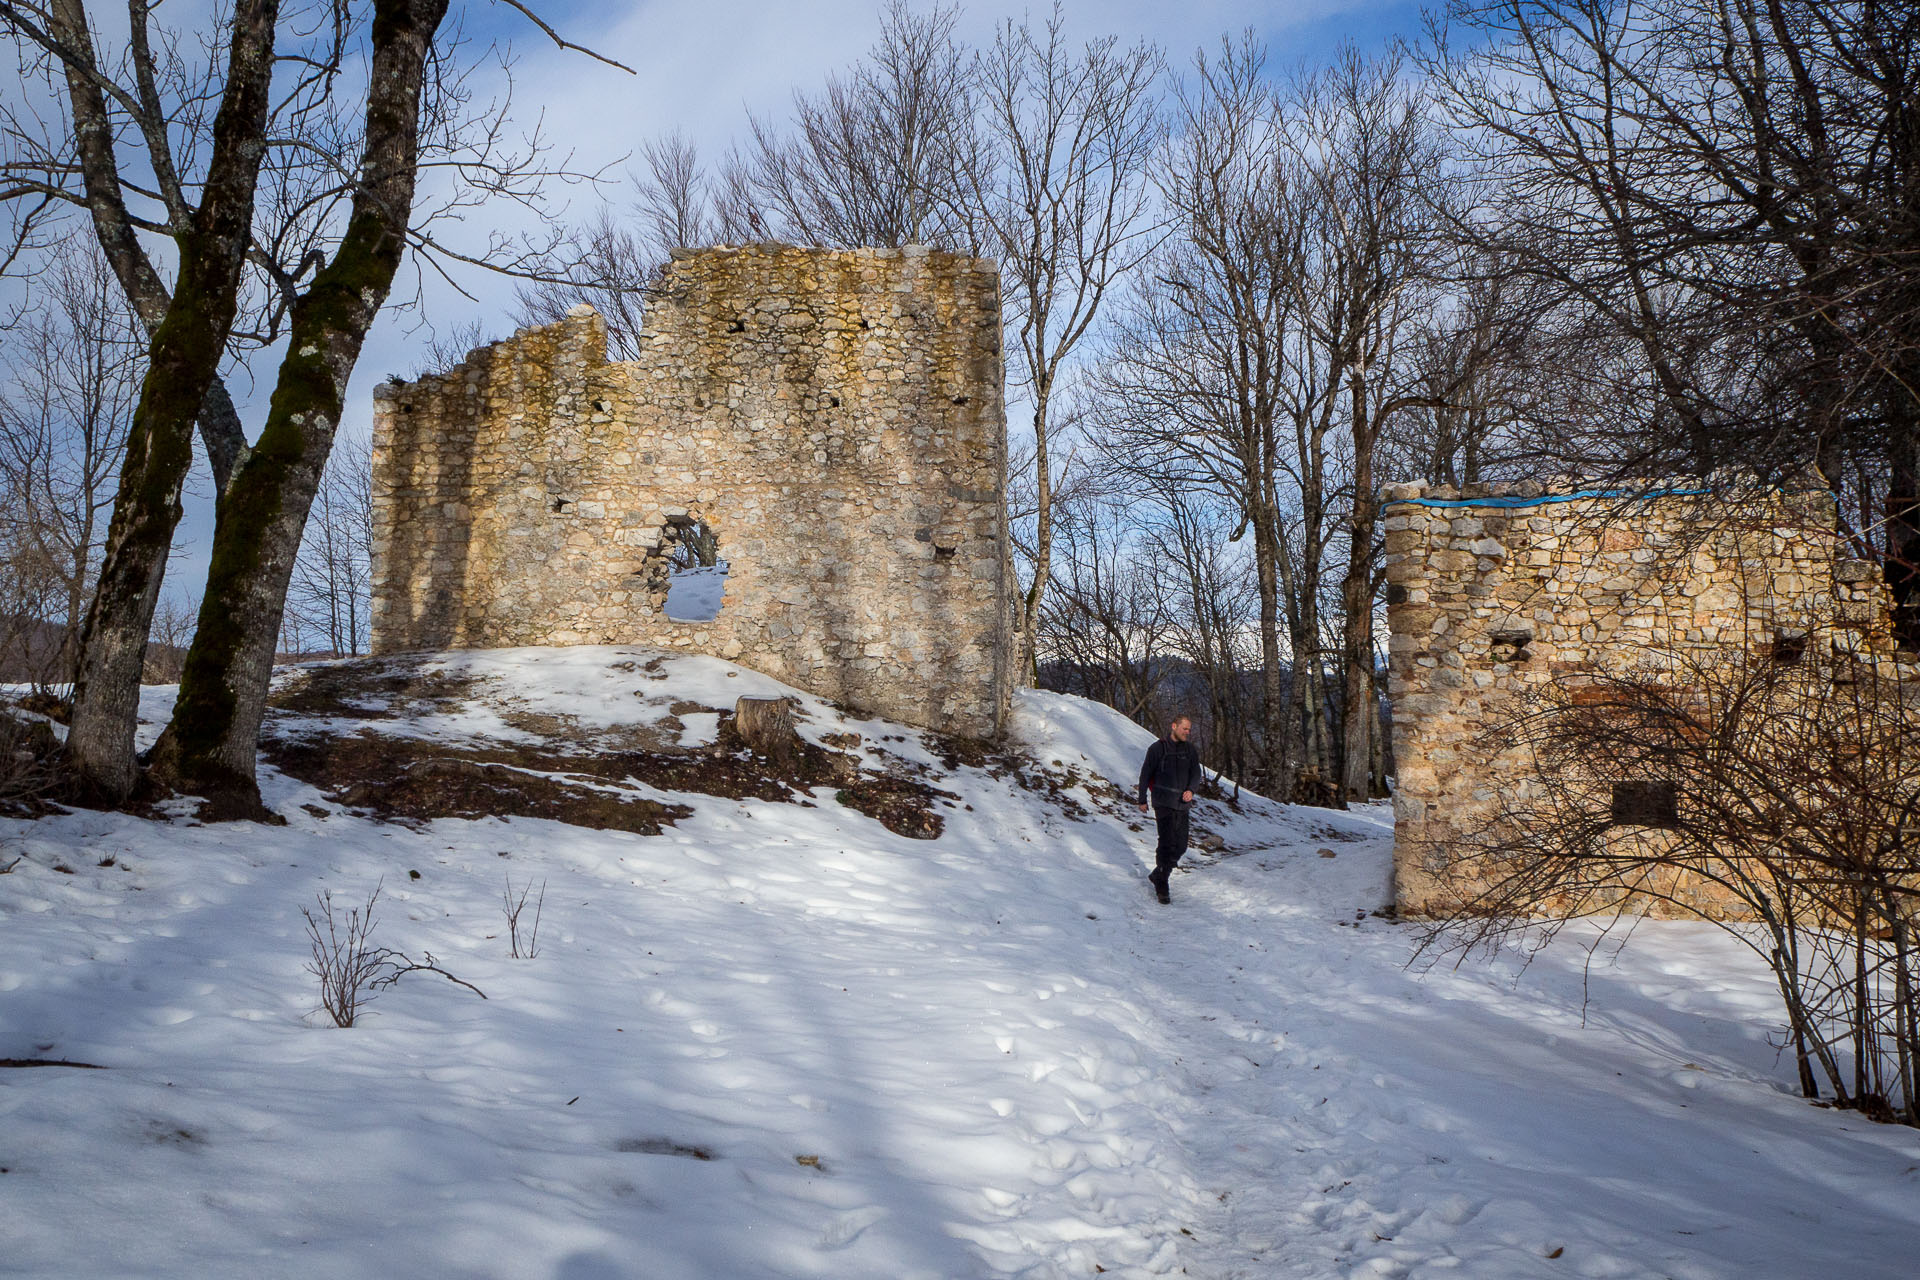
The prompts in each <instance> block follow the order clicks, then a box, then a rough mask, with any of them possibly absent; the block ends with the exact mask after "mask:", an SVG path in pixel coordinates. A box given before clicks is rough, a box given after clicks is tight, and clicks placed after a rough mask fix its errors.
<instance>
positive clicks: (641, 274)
mask: <svg viewBox="0 0 1920 1280" xmlns="http://www.w3.org/2000/svg"><path fill="white" fill-rule="evenodd" d="M555 252H556V256H557V257H558V258H561V259H564V260H565V261H566V262H567V263H568V264H569V265H568V268H567V270H568V277H569V278H565V279H562V278H558V277H552V278H548V279H542V280H533V281H528V282H525V283H523V284H521V285H520V286H519V287H518V289H517V290H516V291H515V306H514V317H513V319H514V323H515V324H520V325H543V324H554V323H557V322H558V321H560V320H561V319H563V318H564V317H565V316H566V314H567V309H568V308H570V307H575V306H578V305H579V304H581V303H583V302H584V303H586V304H588V305H589V306H591V307H592V308H593V309H594V310H595V311H597V312H599V313H600V318H601V319H603V320H605V321H606V322H607V355H608V357H609V358H610V359H614V360H635V359H638V358H639V356H640V330H641V326H642V325H643V324H644V323H645V318H646V317H645V297H646V288H647V286H648V285H649V284H651V283H652V282H653V280H654V279H655V277H656V276H657V275H658V274H659V270H660V266H661V264H662V263H663V262H664V261H665V260H666V253H665V251H664V250H663V249H662V248H661V247H660V245H659V244H658V242H656V241H655V240H654V239H653V238H652V237H651V235H649V234H643V233H641V232H637V231H635V230H634V229H633V228H632V227H631V226H629V225H628V224H627V223H626V222H624V221H622V220H621V219H620V218H619V217H618V216H616V215H615V214H614V213H613V212H611V211H609V210H602V211H601V212H600V213H599V214H597V215H596V216H595V218H594V220H593V221H592V222H590V223H588V224H587V225H586V226H585V227H584V228H580V229H578V230H576V231H573V232H571V233H570V234H569V235H568V238H567V240H566V242H565V243H564V244H563V245H562V246H561V247H560V248H559V249H557V250H556V251H555ZM447 354H452V352H448V353H447ZM458 359H459V356H458V355H455V356H454V358H453V360H451V361H447V362H446V363H442V364H439V365H437V366H435V367H434V368H433V369H431V370H426V372H434V373H438V372H441V371H442V370H444V369H446V368H447V367H448V366H449V365H450V364H452V363H455V362H457V361H458Z"/></svg>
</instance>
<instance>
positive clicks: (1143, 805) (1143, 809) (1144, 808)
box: [1140, 800, 1147, 813]
mask: <svg viewBox="0 0 1920 1280" xmlns="http://www.w3.org/2000/svg"><path fill="white" fill-rule="evenodd" d="M1146 811H1147V802H1146V801H1145V800H1142V801H1141V802H1140V812H1142V813H1145V812H1146Z"/></svg>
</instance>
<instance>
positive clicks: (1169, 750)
mask: <svg viewBox="0 0 1920 1280" xmlns="http://www.w3.org/2000/svg"><path fill="white" fill-rule="evenodd" d="M1192 733H1193V718H1192V717H1191V716H1185V715H1180V716H1175V717H1174V718H1173V723H1171V724H1169V725H1168V726H1167V736H1166V737H1164V738H1162V739H1160V740H1159V741H1158V742H1156V743H1154V744H1153V745H1152V746H1150V747H1148V748H1147V762H1146V763H1145V764H1143V765H1142V766H1140V812H1142V813H1145V812H1146V811H1147V799H1148V797H1149V796H1151V797H1152V799H1153V822H1154V825H1155V826H1156V827H1158V828H1159V829H1160V844H1159V847H1158V848H1157V849H1156V850H1155V851H1154V859H1153V874H1152V875H1150V876H1148V877H1147V879H1148V880H1149V881H1151V882H1152V884H1153V892H1154V896H1156V897H1157V898H1159V899H1160V901H1162V902H1171V901H1173V898H1172V897H1171V896H1170V895H1169V894H1168V893H1167V878H1168V877H1169V876H1171V875H1172V874H1173V869H1174V867H1175V866H1176V865H1177V864H1178V863H1179V861H1180V855H1181V854H1183V853H1185V852H1186V851H1187V814H1188V811H1189V810H1190V809H1192V808H1193V793H1194V791H1195V789H1196V788H1198V787H1199V785H1200V779H1201V773H1200V753H1199V752H1198V751H1196V750H1194V747H1193V744H1192V743H1191V742H1189V741H1187V739H1188V737H1190V736H1191V735H1192Z"/></svg>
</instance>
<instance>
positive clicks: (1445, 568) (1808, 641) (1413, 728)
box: [1382, 482, 1893, 916]
mask: <svg viewBox="0 0 1920 1280" xmlns="http://www.w3.org/2000/svg"><path fill="white" fill-rule="evenodd" d="M1382 498H1383V499H1384V513H1385V530H1386V548H1385V549H1386V557H1385V566H1386V573H1387V624H1388V628H1389V630H1390V632H1391V638H1390V639H1389V641H1388V694H1389V697H1390V699H1391V702H1392V709H1393V749H1394V758H1395V760H1396V761H1397V763H1398V766H1399V777H1398V785H1397V788H1396V792H1395V796H1394V894H1395V899H1396V902H1397V905H1398V906H1399V909H1400V910H1401V911H1402V912H1403V913H1406V914H1411V915H1444V914H1447V913H1449V912H1451V911H1453V910H1456V909H1459V908H1460V907H1462V906H1465V905H1468V904H1471V903H1472V901H1473V900H1474V898H1475V897H1476V896H1477V895H1478V894H1479V893H1480V892H1482V891H1483V890H1484V888H1485V887H1486V885H1487V883H1488V882H1489V881H1490V880H1491V879H1492V878H1494V877H1497V876H1498V875H1499V874H1500V871H1499V868H1497V867H1488V866H1484V865H1478V864H1476V863H1475V862H1474V861H1473V860H1472V859H1470V858H1464V857H1462V856H1460V851H1461V850H1463V849H1464V848H1466V847H1467V846H1468V845H1469V844H1470V843H1471V842H1472V839H1473V837H1474V836H1475V835H1476V834H1477V833H1481V832H1484V831H1487V830H1490V829H1492V828H1493V827H1494V826H1496V825H1497V824H1498V823H1499V822H1500V821H1501V818H1500V812H1501V804H1500V800H1501V797H1503V796H1511V795H1522V794H1525V793H1526V789H1527V788H1529V787H1530V786H1531V785H1532V779H1533V778H1534V777H1535V773H1534V768H1533V762H1532V758H1531V756H1530V755H1529V753H1528V752H1527V750H1526V748H1525V747H1524V746H1523V745H1516V744H1514V743H1512V742H1511V741H1504V742H1503V738H1502V735H1501V733H1500V730H1501V728H1502V726H1504V725H1507V724H1509V723H1511V722H1512V720H1513V718H1514V717H1515V716H1516V715H1517V714H1519V713H1520V712H1521V711H1522V710H1524V709H1526V708H1527V707H1528V706H1529V705H1532V704H1531V703H1530V696H1531V695H1533V694H1535V693H1538V692H1540V691H1541V690H1543V689H1545V688H1547V687H1548V686H1554V687H1561V688H1565V687H1576V688H1577V686H1578V685H1579V684H1580V683H1582V682H1583V681H1586V680H1588V679H1590V678H1591V677H1592V676H1593V675H1594V674H1595V673H1597V672H1603V671H1604V672H1611V673H1613V674H1624V673H1626V672H1629V671H1638V670H1644V669H1645V668H1646V667H1647V665H1648V664H1649V663H1653V664H1661V663H1669V664H1670V663H1672V662H1673V661H1674V660H1675V659H1676V657H1679V658H1682V659H1685V660H1686V661H1687V662H1708V663H1711V662H1713V661H1714V660H1716V659H1717V658H1719V657H1723V656H1724V655H1726V654H1730V653H1735V652H1738V651H1740V650H1742V649H1747V650H1749V651H1754V650H1757V651H1759V652H1766V650H1767V648H1768V647H1769V646H1771V645H1772V644H1773V642H1774V641H1775V639H1776V637H1777V636H1780V635H1782V634H1786V635H1791V636H1797V637H1800V638H1801V640H1802V642H1803V643H1804V645H1805V646H1806V649H1807V652H1809V653H1815V654H1820V655H1825V656H1822V657H1821V659H1820V660H1821V661H1822V662H1827V661H1833V662H1842V663H1844V662H1850V661H1852V660H1853V659H1854V655H1856V654H1859V655H1865V654H1872V653H1887V652H1890V651H1891V650H1892V648H1893V641H1892V628H1891V624H1890V618H1889V607H1890V600H1889V597H1888V594H1887V590H1886V586H1885V584H1884V582H1883V581H1882V580H1881V577H1880V574H1879V571H1878V568H1877V567H1876V566H1874V565H1872V564H1868V563H1866V562H1864V561H1859V560H1853V559H1848V558H1846V549H1845V547H1844V546H1843V544H1842V543H1841V542H1840V540H1839V539H1838V537H1837V536H1836V533H1835V530H1836V520H1835V511H1834V505H1833V499H1832V497H1831V495H1830V494H1828V493H1826V492H1825V491H1824V490H1817V489H1810V490H1807V491H1804V492H1787V491H1782V490H1780V489H1778V488H1774V487H1770V486H1764V485H1759V484H1755V483H1751V482H1747V483H1734V484H1730V485H1721V486H1716V491H1714V492H1709V491H1707V490H1702V489H1677V488H1670V489H1663V490H1658V491H1651V492H1638V493H1636V492H1620V491H1585V492H1581V493H1574V494H1550V493H1547V492H1545V491H1544V490H1543V489H1542V488H1541V486H1539V485H1538V484H1519V485H1506V486H1500V485H1469V486H1467V487H1466V488H1465V489H1464V490H1455V489H1453V488H1452V487H1450V486H1431V487H1430V486H1426V485H1421V484H1400V485H1387V486H1386V487H1385V488H1384V489H1383V491H1382ZM1594 766H1595V767H1596V768H1597V769H1602V770H1604V769H1605V768H1606V767H1607V762H1605V761H1596V762H1594ZM1614 780H1615V781H1618V782H1627V783H1631V782H1634V781H1635V779H1630V778H1616V779H1614ZM1621 830H1622V837H1621V838H1634V836H1633V835H1632V832H1633V831H1634V830H1635V829H1634V828H1622V829H1621ZM1657 887H1658V888H1659V889H1660V890H1661V891H1662V893H1664V894H1668V895H1671V897H1672V898H1674V899H1675V900H1676V901H1677V902H1684V903H1686V904H1688V905H1690V906H1691V907H1692V908H1693V909H1694V910H1697V911H1699V912H1701V913H1704V914H1706V915H1709V916H1725V915H1732V914H1736V910H1737V908H1736V904H1734V903H1733V901H1732V900H1731V899H1730V898H1729V897H1728V895H1727V894H1726V893H1725V892H1724V890H1721V889H1719V888H1718V887H1717V886H1715V885H1713V884H1712V883H1710V882H1708V881H1706V880H1704V879H1701V878H1699V877H1692V876H1685V875H1679V876H1676V877H1675V882H1674V883H1673V884H1671V885H1661V886H1657ZM1617 905H1618V906H1619V907H1620V908H1621V909H1623V910H1636V911H1645V912H1647V913H1649V914H1666V915H1672V914H1686V912H1685V911H1683V910H1682V909H1681V908H1679V907H1677V906H1675V905H1673V904H1672V903H1666V902H1662V901H1660V900H1659V899H1658V898H1647V897H1642V896H1638V895H1629V894H1627V893H1626V892H1625V889H1624V887H1623V888H1622V892H1621V895H1620V897H1619V900H1618V903H1617ZM1552 906H1553V904H1542V907H1543V909H1551V908H1552Z"/></svg>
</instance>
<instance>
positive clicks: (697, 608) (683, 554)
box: [666, 520, 727, 622]
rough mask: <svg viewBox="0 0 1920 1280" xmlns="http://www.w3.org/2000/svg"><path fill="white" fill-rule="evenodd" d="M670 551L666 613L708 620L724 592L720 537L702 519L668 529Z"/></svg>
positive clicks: (673, 618)
mask: <svg viewBox="0 0 1920 1280" xmlns="http://www.w3.org/2000/svg"><path fill="white" fill-rule="evenodd" d="M671 534H672V536H673V551H672V553H671V554H670V555H669V556H668V558H667V565H668V569H667V603H666V614H667V617H668V619H669V620H671V621H674V622H712V621H713V620H714V619H715V618H717V617H719V616H720V604H721V600H722V598H723V597H724V596H725V595H726V587H727V562H726V561H725V560H722V559H721V558H720V538H719V535H718V534H716V533H714V531H713V528H712V526H711V525H709V524H708V523H707V522H706V521H705V520H690V521H688V522H687V523H685V524H678V525H675V526H673V528H672V529H671Z"/></svg>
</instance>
